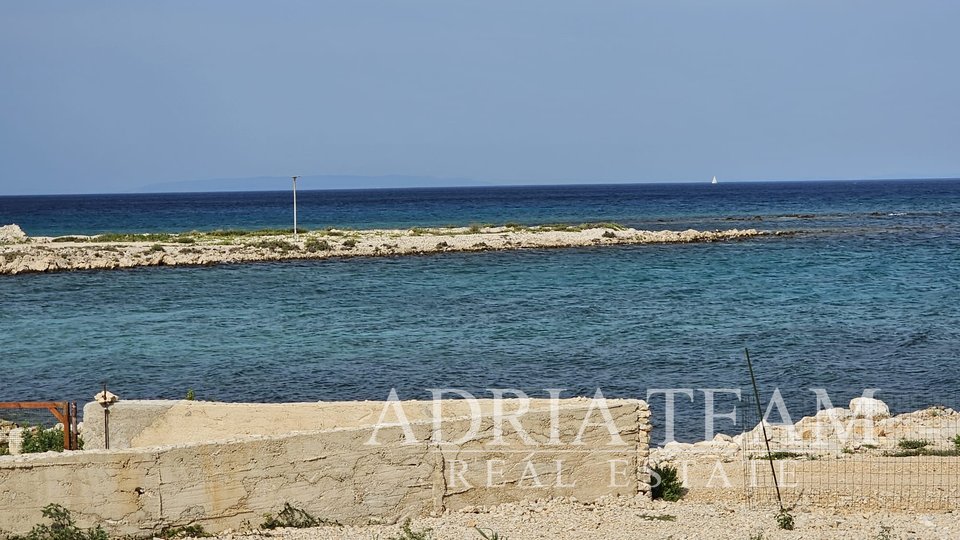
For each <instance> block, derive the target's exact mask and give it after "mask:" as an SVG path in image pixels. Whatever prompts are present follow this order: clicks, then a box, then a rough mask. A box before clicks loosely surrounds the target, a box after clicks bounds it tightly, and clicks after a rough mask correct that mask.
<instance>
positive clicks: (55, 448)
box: [22, 427, 63, 454]
mask: <svg viewBox="0 0 960 540" xmlns="http://www.w3.org/2000/svg"><path fill="white" fill-rule="evenodd" d="M22 449H23V453H24V454H38V453H40V452H51V451H52V452H63V430H62V429H43V428H40V427H35V428H30V429H26V430H24V431H23V447H22Z"/></svg>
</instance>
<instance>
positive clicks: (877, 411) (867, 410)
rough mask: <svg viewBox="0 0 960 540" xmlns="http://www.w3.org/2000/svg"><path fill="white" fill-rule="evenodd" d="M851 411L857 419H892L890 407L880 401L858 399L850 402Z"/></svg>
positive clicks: (864, 398)
mask: <svg viewBox="0 0 960 540" xmlns="http://www.w3.org/2000/svg"><path fill="white" fill-rule="evenodd" d="M850 410H851V411H852V412H853V416H855V417H856V418H871V419H874V420H876V419H879V418H890V407H887V404H886V403H884V402H882V401H880V400H879V399H874V398H866V397H858V398H853V399H851V400H850Z"/></svg>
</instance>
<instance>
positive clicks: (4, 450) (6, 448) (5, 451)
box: [0, 443, 10, 456]
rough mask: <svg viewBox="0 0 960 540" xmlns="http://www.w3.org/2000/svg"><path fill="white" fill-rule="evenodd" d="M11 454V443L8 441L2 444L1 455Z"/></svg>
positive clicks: (0, 445)
mask: <svg viewBox="0 0 960 540" xmlns="http://www.w3.org/2000/svg"><path fill="white" fill-rule="evenodd" d="M9 455H10V445H8V444H7V443H3V444H0V456H9Z"/></svg>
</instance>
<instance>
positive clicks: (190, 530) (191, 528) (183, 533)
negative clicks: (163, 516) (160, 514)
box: [157, 525, 213, 540]
mask: <svg viewBox="0 0 960 540" xmlns="http://www.w3.org/2000/svg"><path fill="white" fill-rule="evenodd" d="M211 536H213V535H212V534H210V533H208V532H207V531H205V530H203V526H201V525H187V526H186V527H170V528H168V529H163V530H161V531H160V534H159V535H157V537H158V538H163V539H164V540H176V539H177V538H209V537H211Z"/></svg>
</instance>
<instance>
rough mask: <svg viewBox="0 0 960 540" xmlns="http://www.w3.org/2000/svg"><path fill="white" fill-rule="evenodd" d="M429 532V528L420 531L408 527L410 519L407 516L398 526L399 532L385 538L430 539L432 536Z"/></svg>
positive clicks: (399, 539)
mask: <svg viewBox="0 0 960 540" xmlns="http://www.w3.org/2000/svg"><path fill="white" fill-rule="evenodd" d="M431 532H432V531H431V529H423V530H421V531H415V530H413V528H412V527H410V519H409V518H407V520H406V521H404V522H403V525H402V526H401V527H400V534H399V535H397V536H391V537H390V538H388V539H387V540H431V539H432V538H433V535H432V534H431Z"/></svg>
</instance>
